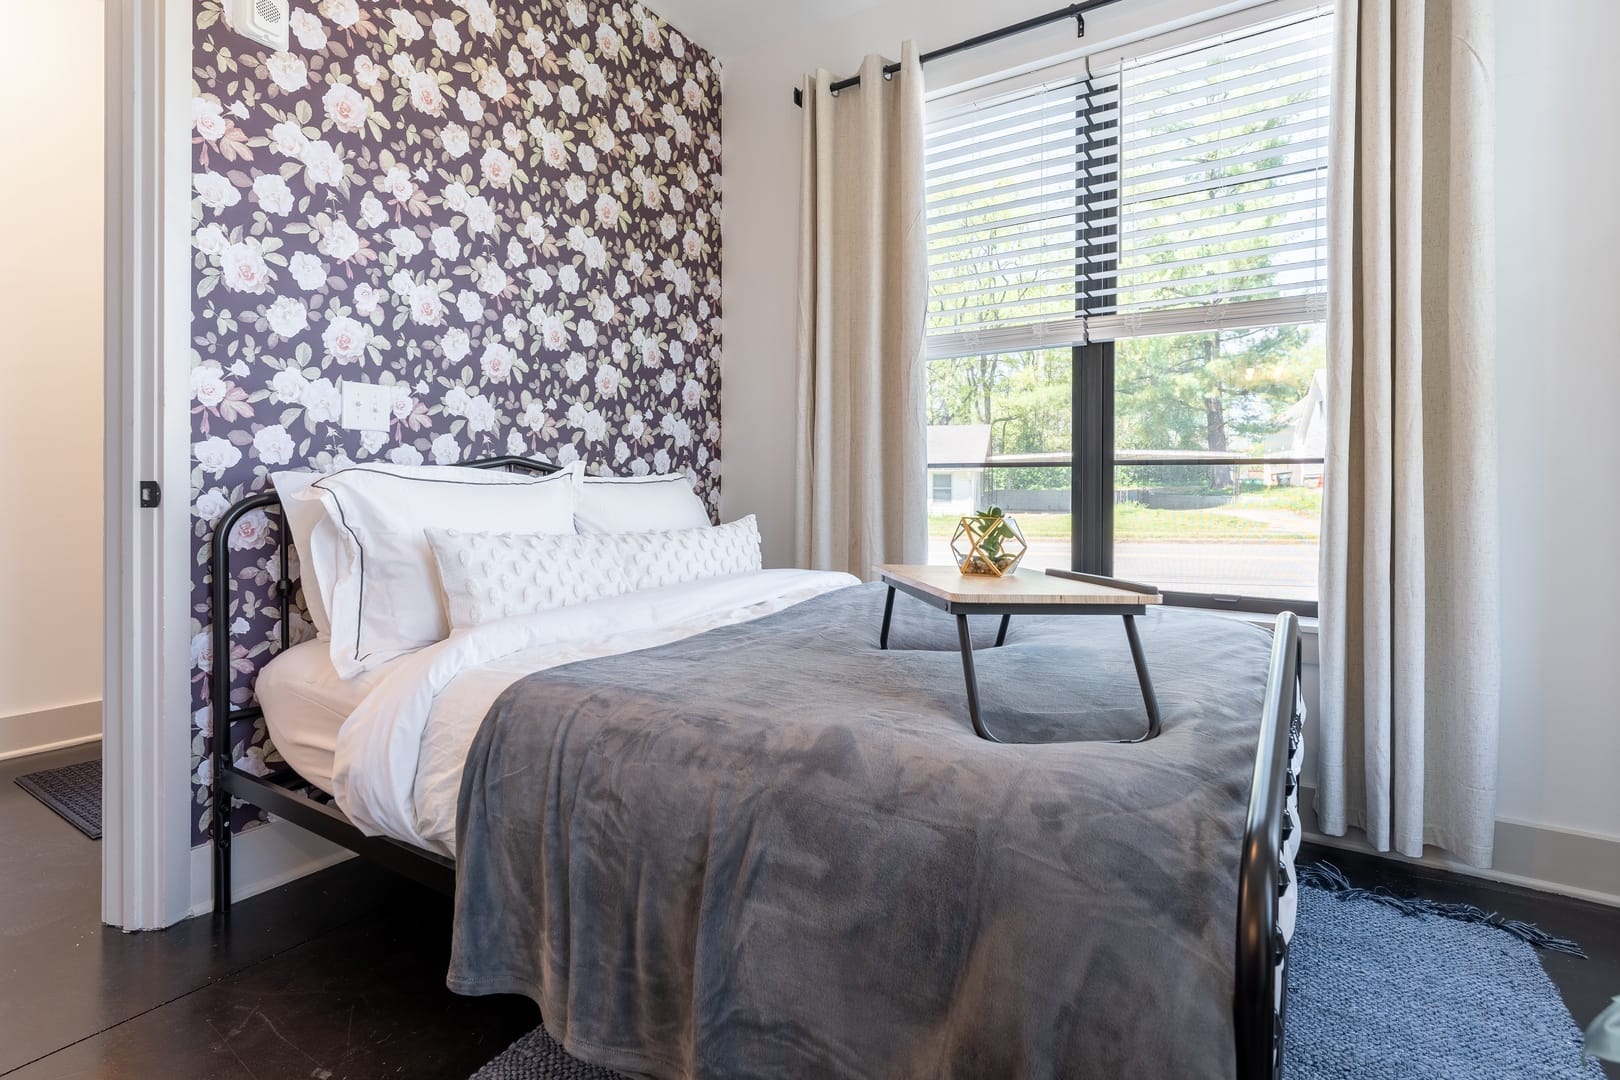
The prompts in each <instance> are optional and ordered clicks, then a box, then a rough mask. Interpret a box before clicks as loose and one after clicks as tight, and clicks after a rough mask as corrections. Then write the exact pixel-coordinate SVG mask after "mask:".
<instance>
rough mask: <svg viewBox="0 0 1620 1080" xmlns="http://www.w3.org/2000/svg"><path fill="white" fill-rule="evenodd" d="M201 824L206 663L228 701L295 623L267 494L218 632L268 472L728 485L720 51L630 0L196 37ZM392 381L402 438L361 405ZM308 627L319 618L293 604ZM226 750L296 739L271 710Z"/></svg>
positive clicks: (398, 15)
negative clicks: (364, 420)
mask: <svg viewBox="0 0 1620 1080" xmlns="http://www.w3.org/2000/svg"><path fill="white" fill-rule="evenodd" d="M192 56H193V67H194V90H193V117H192V119H193V131H192V144H193V178H192V179H193V189H194V199H193V201H192V219H193V272H192V285H193V302H192V369H191V371H192V380H191V396H192V428H193V433H192V438H193V448H192V454H193V468H192V474H191V480H192V492H191V495H192V505H193V522H194V539H195V556H196V564H195V572H194V575H193V626H192V631H193V634H194V637H193V646H192V667H193V670H192V677H193V686H194V706H195V710H196V711H195V714H194V737H193V745H192V749H193V753H194V756H195V758H196V761H197V774H196V781H197V783H196V788H195V791H196V806H195V821H196V822H197V832H196V840H197V841H198V842H202V841H203V840H204V839H205V838H206V831H205V825H206V821H207V815H208V809H209V808H208V803H207V799H208V791H207V788H206V787H205V786H204V785H205V784H206V781H207V780H208V769H209V759H208V756H207V755H208V749H209V747H208V721H209V715H210V712H209V706H210V702H209V700H208V686H207V679H208V674H209V672H210V671H211V670H212V667H213V665H214V664H215V663H219V662H226V663H229V664H231V666H232V668H233V671H234V672H235V673H236V675H237V685H236V689H235V690H234V692H233V700H234V702H235V703H236V704H242V703H244V702H246V701H248V700H249V699H250V697H251V693H252V676H253V673H254V672H256V671H257V669H258V668H259V667H260V666H262V665H263V664H264V663H265V662H266V661H267V660H268V658H269V656H270V655H271V654H272V653H273V651H274V649H275V647H276V643H277V641H278V638H279V632H280V628H279V625H278V620H277V618H276V608H275V605H274V603H273V602H272V598H271V595H270V590H269V588H268V585H269V583H270V581H271V579H272V577H273V573H272V571H271V569H270V568H271V566H272V565H273V563H272V560H273V558H274V553H275V550H276V544H277V542H278V540H279V536H278V524H277V522H276V521H275V518H274V515H266V514H264V513H262V512H255V513H252V514H249V515H248V516H247V517H245V518H244V519H243V520H242V521H241V523H240V524H239V525H238V527H237V528H236V529H235V530H234V531H233V534H232V536H231V539H230V544H231V546H232V548H233V549H235V550H236V551H237V552H238V553H239V555H240V556H241V558H240V565H241V566H242V567H243V570H242V573H241V576H240V577H239V579H238V580H237V581H235V582H233V583H232V588H233V592H232V602H231V606H230V610H229V611H228V612H227V613H226V617H228V618H230V619H231V620H232V621H233V625H234V626H235V628H236V630H237V634H236V637H235V640H236V641H237V642H238V645H237V646H236V647H235V648H233V650H232V655H231V656H230V657H228V658H222V657H215V656H213V655H212V649H211V646H210V639H209V626H210V624H211V622H212V619H213V617H214V616H213V613H212V612H211V610H210V605H209V601H208V587H209V574H208V565H207V561H208V560H207V549H208V541H209V537H210V534H211V532H212V525H213V522H214V521H215V520H217V519H218V518H219V516H220V515H221V514H222V513H223V512H224V510H225V509H226V508H227V507H228V506H229V505H230V504H231V503H233V502H235V501H237V500H239V499H241V498H243V497H244V496H246V495H248V494H250V493H252V492H254V491H258V490H261V489H263V488H264V487H265V485H266V483H267V479H266V478H267V476H268V475H269V474H270V473H271V472H275V471H279V470H282V469H289V468H301V467H310V468H315V469H321V470H329V469H334V468H339V467H342V466H344V465H347V464H349V463H357V462H365V461H391V462H396V463H413V464H414V463H422V462H430V463H440V464H444V463H454V462H460V461H466V460H469V459H474V458H480V457H489V456H493V455H500V454H521V455H527V456H533V457H541V458H545V459H548V460H551V461H555V462H557V463H559V464H564V465H566V464H569V463H570V462H573V461H576V460H580V461H584V462H585V463H586V467H587V468H588V469H590V470H591V471H595V472H613V473H621V474H647V473H663V472H671V471H674V472H684V473H685V474H686V475H687V476H688V477H689V478H690V479H691V480H692V482H693V484H694V485H695V487H696V489H697V491H698V493H699V494H700V495H701V496H703V497H704V499H705V500H706V501H707V503H708V505H709V506H710V507H711V511H712V510H713V508H715V507H717V506H718V501H719V490H720V486H719V485H720V481H719V474H720V459H719V451H720V402H719V372H720V332H721V323H720V223H719V216H720V74H719V71H718V70H717V67H716V64H715V62H714V60H713V59H712V58H711V57H710V56H709V55H708V54H707V53H706V52H704V51H703V50H702V49H700V48H698V47H696V46H695V45H693V44H692V43H691V42H689V41H687V40H686V39H685V38H684V37H683V36H682V35H681V34H680V33H679V32H677V31H676V30H674V29H673V28H671V27H669V26H668V25H666V24H665V23H664V22H663V21H662V20H660V19H659V18H658V16H657V15H655V14H654V13H653V12H652V11H650V10H649V9H647V8H645V7H643V6H642V5H641V4H636V3H605V2H601V0H567V2H562V0H528V2H525V3H517V2H494V0H459V2H452V0H407V2H405V3H401V4H399V5H397V6H391V5H387V4H374V3H362V2H357V0H303V2H301V3H300V2H298V0H295V3H294V7H293V12H292V40H291V43H290V46H289V48H288V49H287V50H286V51H284V52H275V51H271V50H269V49H264V48H261V47H259V46H257V45H254V44H253V43H252V42H250V41H248V40H247V39H246V38H243V37H241V36H239V35H237V34H236V33H234V32H233V31H232V30H230V29H229V28H228V27H227V26H226V25H225V23H224V21H223V19H222V17H221V10H220V4H219V3H218V0H201V2H199V3H198V4H197V7H196V26H195V32H194V35H193V42H192ZM345 380H349V381H358V382H367V383H374V384H380V385H383V386H386V387H388V388H389V390H390V392H391V394H392V403H393V407H392V416H391V419H390V422H389V426H388V430H387V431H386V432H381V431H378V432H359V431H353V430H349V429H346V428H344V427H342V426H341V425H340V422H339V421H340V418H341V401H342V393H341V386H342V382H343V381H345ZM292 630H293V637H294V639H295V640H301V639H303V638H305V637H307V636H309V635H310V634H311V629H310V628H309V626H308V625H307V624H306V623H305V622H304V621H303V620H302V619H301V618H300V619H297V620H296V625H295V626H294V627H293V628H292ZM231 738H232V747H231V756H232V758H233V759H234V760H236V761H237V762H238V763H239V764H241V765H244V766H246V767H248V768H252V769H263V768H265V767H267V766H268V765H269V764H270V763H272V762H274V761H275V760H276V755H275V751H274V749H273V747H271V746H270V745H269V743H268V741H267V739H266V736H265V731H264V727H263V722H262V721H258V722H255V723H253V724H251V725H249V724H243V725H241V726H240V727H239V728H238V729H237V730H234V731H233V732H232V733H231Z"/></svg>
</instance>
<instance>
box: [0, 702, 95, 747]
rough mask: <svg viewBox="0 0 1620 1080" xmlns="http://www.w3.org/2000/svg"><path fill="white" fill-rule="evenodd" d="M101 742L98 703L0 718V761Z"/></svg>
mask: <svg viewBox="0 0 1620 1080" xmlns="http://www.w3.org/2000/svg"><path fill="white" fill-rule="evenodd" d="M100 738H101V702H99V701H85V702H81V703H79V704H77V705H63V706H62V707H60V708H56V709H41V710H39V711H38V712H26V713H15V714H13V715H11V716H0V761H7V760H10V759H11V758H18V757H24V756H26V755H28V754H43V753H44V752H46V751H47V750H65V749H67V748H68V747H70V746H82V745H84V744H85V743H88V742H95V741H96V740H97V739H100Z"/></svg>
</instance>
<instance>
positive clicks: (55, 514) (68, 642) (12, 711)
mask: <svg viewBox="0 0 1620 1080" xmlns="http://www.w3.org/2000/svg"><path fill="white" fill-rule="evenodd" d="M6 12H7V16H8V21H7V25H6V32H5V34H3V35H0V100H4V101H5V102H7V112H6V132H5V136H4V140H3V145H4V147H5V151H4V155H3V162H4V164H3V166H0V237H3V238H4V240H3V241H0V753H3V752H5V751H7V750H10V749H14V748H15V745H16V741H17V740H16V739H12V738H10V736H11V735H16V736H17V738H18V739H21V738H23V736H22V735H21V734H19V733H20V732H22V731H24V730H25V729H26V730H27V731H29V732H32V733H33V734H30V735H29V736H27V739H28V741H29V742H30V744H34V745H37V743H38V741H40V740H39V736H40V735H41V734H44V735H54V734H57V733H56V732H44V731H41V730H40V726H39V724H38V723H37V722H36V720H37V719H38V718H37V717H30V718H28V719H22V718H19V716H18V714H37V713H40V712H42V711H45V710H53V709H61V707H63V706H76V705H81V704H83V703H85V702H95V701H99V699H100V697H101V626H102V623H101V498H102V482H101V471H102V465H101V441H102V419H101V418H102V370H101V355H102V343H101V311H102V307H101V292H102V270H101V264H102V259H101V253H102V213H103V212H102V195H103V171H102V170H103V162H104V158H105V155H104V152H103V148H102V137H103V136H102V113H103V103H102V85H103V77H102V70H103V56H102V22H103V6H102V2H101V0H50V2H48V3H21V4H8V5H6ZM86 715H88V716H90V717H95V716H96V715H97V710H96V709H94V708H92V709H89V710H84V709H77V710H75V709H63V710H61V711H60V712H58V713H53V714H52V715H51V716H50V717H48V718H45V719H46V721H47V723H46V726H47V727H50V726H57V727H62V726H67V727H71V726H72V725H74V724H77V723H80V720H81V718H82V717H84V716H86ZM96 722H97V723H99V721H96ZM85 733H86V732H84V731H82V730H69V731H62V732H60V734H61V737H62V738H69V737H73V736H76V735H82V734H85ZM44 741H56V740H55V738H48V739H45V740H44Z"/></svg>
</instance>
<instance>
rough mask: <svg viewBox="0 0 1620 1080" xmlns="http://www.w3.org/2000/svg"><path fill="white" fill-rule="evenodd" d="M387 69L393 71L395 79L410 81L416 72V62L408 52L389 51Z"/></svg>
mask: <svg viewBox="0 0 1620 1080" xmlns="http://www.w3.org/2000/svg"><path fill="white" fill-rule="evenodd" d="M388 70H389V71H392V72H393V73H394V77H395V78H396V79H402V80H404V81H405V82H410V81H411V76H412V75H415V74H416V63H415V61H413V60H412V59H411V54H410V53H408V52H403V51H402V52H395V53H389V54H388Z"/></svg>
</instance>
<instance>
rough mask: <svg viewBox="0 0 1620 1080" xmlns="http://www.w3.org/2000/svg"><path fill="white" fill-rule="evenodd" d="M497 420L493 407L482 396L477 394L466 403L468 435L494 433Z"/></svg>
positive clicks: (487, 399)
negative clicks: (485, 432)
mask: <svg viewBox="0 0 1620 1080" xmlns="http://www.w3.org/2000/svg"><path fill="white" fill-rule="evenodd" d="M497 419H499V417H497V416H496V414H495V406H494V405H492V404H491V403H490V400H489V398H487V397H485V396H484V395H483V394H479V395H477V396H475V397H474V398H473V399H472V400H470V401H468V402H467V431H468V433H469V434H477V433H479V432H484V431H494V430H495V421H496V420H497Z"/></svg>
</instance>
